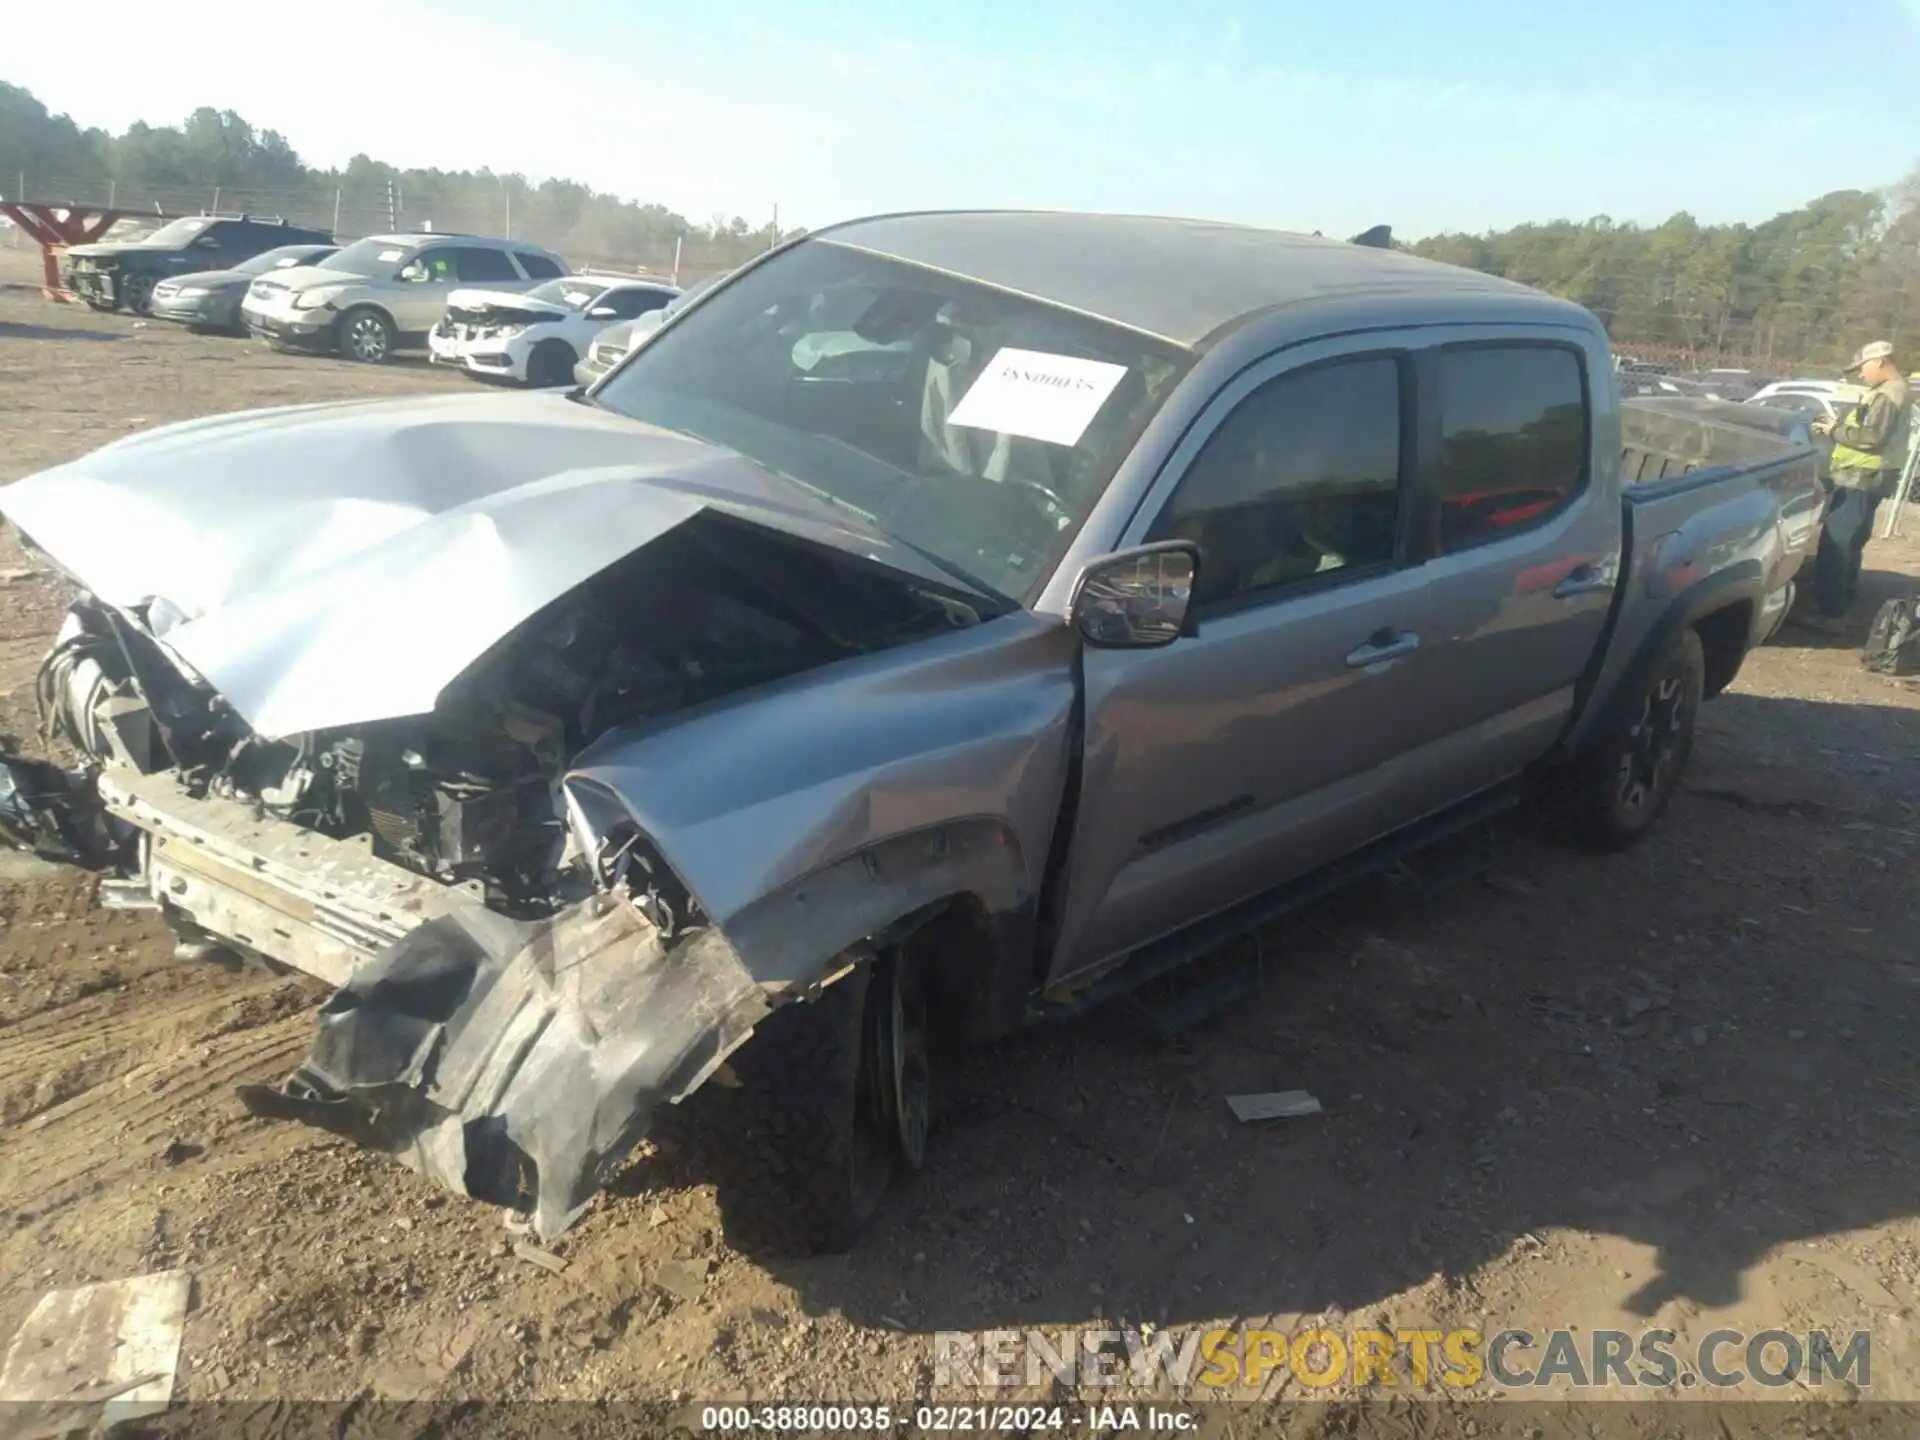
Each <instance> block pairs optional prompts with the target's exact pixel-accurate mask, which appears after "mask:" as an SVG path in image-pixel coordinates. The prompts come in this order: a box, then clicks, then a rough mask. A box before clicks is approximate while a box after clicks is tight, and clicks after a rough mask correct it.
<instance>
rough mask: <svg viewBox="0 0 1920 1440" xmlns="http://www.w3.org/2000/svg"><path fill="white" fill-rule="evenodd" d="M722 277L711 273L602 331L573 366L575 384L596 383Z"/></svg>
mask: <svg viewBox="0 0 1920 1440" xmlns="http://www.w3.org/2000/svg"><path fill="white" fill-rule="evenodd" d="M718 278H719V277H718V276H709V277H708V278H706V279H705V280H696V281H694V282H693V284H691V285H689V286H688V287H687V288H686V289H684V290H682V291H681V292H680V293H679V294H678V295H675V296H674V297H673V298H672V299H671V300H669V301H668V302H667V303H666V304H665V305H662V306H661V307H660V308H659V309H658V310H649V311H648V312H647V313H646V314H644V315H642V316H641V317H640V318H639V319H637V320H629V321H626V322H624V323H621V324H616V325H609V326H608V327H607V328H606V329H604V330H602V331H601V332H600V333H599V334H598V335H596V336H594V337H593V343H592V344H591V345H589V346H588V347H587V353H586V354H585V355H583V356H581V357H580V363H579V364H577V365H575V366H574V367H573V383H574V384H576V385H581V386H586V385H591V384H593V383H594V382H595V381H596V380H598V379H599V378H600V377H601V376H603V375H605V374H606V373H607V372H608V371H609V370H611V369H613V367H614V366H616V365H618V364H619V363H620V362H621V361H622V360H624V359H626V358H627V356H628V355H629V354H630V353H631V352H632V350H633V348H634V347H635V346H636V345H638V344H639V343H640V342H641V341H643V340H645V339H646V338H647V337H648V336H649V335H651V334H652V333H653V332H654V331H655V330H657V329H659V328H660V326H661V325H662V324H664V323H665V322H666V320H667V318H668V317H669V316H672V315H674V314H676V313H678V312H679V311H680V310H683V309H685V308H686V307H687V306H688V305H690V304H692V303H693V300H694V297H695V296H697V295H699V294H700V292H701V291H703V290H705V289H707V288H708V287H709V286H711V285H712V284H713V283H714V281H715V280H717V279H718Z"/></svg>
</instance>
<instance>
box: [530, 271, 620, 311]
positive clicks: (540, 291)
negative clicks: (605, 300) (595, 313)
mask: <svg viewBox="0 0 1920 1440" xmlns="http://www.w3.org/2000/svg"><path fill="white" fill-rule="evenodd" d="M606 293H607V287H606V286H605V285H603V284H601V283H600V282H599V281H598V280H581V279H579V278H577V277H575V276H570V275H569V276H562V277H561V278H560V279H558V280H549V281H547V282H546V284H544V285H536V286H534V287H533V289H531V290H529V291H528V292H527V298H528V299H530V300H544V301H546V302H547V303H548V304H549V305H564V306H566V307H567V309H569V310H574V311H580V310H585V309H586V308H587V307H588V306H589V305H591V304H593V302H594V301H595V300H598V299H599V298H600V297H601V296H602V295H604V294H606Z"/></svg>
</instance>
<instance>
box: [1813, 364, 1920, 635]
mask: <svg viewBox="0 0 1920 1440" xmlns="http://www.w3.org/2000/svg"><path fill="white" fill-rule="evenodd" d="M1846 374H1847V375H1848V376H1849V377H1852V376H1856V375H1857V376H1858V377H1859V380H1860V383H1861V384H1863V385H1869V386H1872V387H1873V388H1872V389H1871V391H1870V392H1869V393H1868V395H1867V397H1866V398H1865V399H1864V400H1862V401H1860V402H1859V403H1858V404H1856V405H1855V406H1853V408H1852V409H1850V410H1849V411H1847V413H1846V414H1845V415H1843V416H1842V417H1841V418H1840V419H1838V420H1828V419H1825V418H1824V417H1823V418H1821V419H1819V420H1816V421H1814V422H1813V433H1814V434H1816V435H1821V436H1825V437H1827V438H1829V439H1831V440H1832V441H1833V455H1832V457H1831V458H1830V459H1829V460H1828V462H1827V469H1828V473H1829V474H1830V475H1831V476H1832V479H1833V492H1832V494H1831V495H1829V496H1828V498H1827V518H1826V524H1825V526H1824V528H1823V529H1822V530H1821V533H1820V553H1819V554H1818V555H1817V556H1816V557H1815V558H1814V565H1813V594H1814V601H1815V603H1816V604H1817V605H1818V607H1819V612H1820V613H1819V615H1818V616H1817V617H1815V619H1814V621H1813V622H1812V623H1813V624H1814V626H1815V628H1817V629H1821V630H1827V631H1837V630H1839V629H1840V628H1841V626H1842V624H1843V623H1844V621H1845V619H1846V615H1847V612H1848V611H1849V610H1851V609H1852V608H1853V601H1854V596H1855V595H1856V594H1857V593H1858V591H1859V588H1860V562H1861V557H1862V555H1863V553H1864V552H1865V550H1866V548H1867V541H1868V540H1870V539H1871V538H1872V537H1873V516H1874V512H1875V511H1877V510H1878V509H1879V508H1880V502H1881V501H1882V500H1884V499H1885V498H1886V497H1887V495H1888V494H1889V493H1891V491H1892V489H1893V486H1894V484H1895V482H1897V481H1898V480H1899V478H1900V472H1901V470H1902V469H1904V468H1905V466H1906V463H1907V450H1908V446H1909V445H1910V444H1911V440H1912V418H1913V402H1912V400H1911V399H1910V398H1909V396H1908V393H1907V382H1906V380H1905V378H1904V377H1903V376H1902V375H1901V374H1900V367H1899V366H1898V365H1895V364H1894V363H1893V345H1892V343H1891V342H1890V341H1886V340H1875V341H1874V342H1873V343H1872V344H1870V345H1862V346H1861V347H1860V349H1859V351H1858V353H1856V354H1855V355H1854V357H1853V363H1852V364H1850V365H1848V366H1847V369H1846Z"/></svg>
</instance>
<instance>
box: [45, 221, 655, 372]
mask: <svg viewBox="0 0 1920 1440" xmlns="http://www.w3.org/2000/svg"><path fill="white" fill-rule="evenodd" d="M216 262H217V263H216ZM64 279H65V283H66V284H67V286H68V287H69V288H70V289H71V290H72V291H73V293H75V294H77V295H79V296H80V297H81V298H82V299H84V300H85V301H86V302H87V303H88V304H89V305H91V306H93V308H95V309H96V310H122V309H124V310H130V311H132V312H133V313H135V314H140V315H150V316H152V317H153V318H155V319H158V320H169V321H173V322H176V323H178V324H183V325H187V326H190V327H192V328H194V329H196V330H203V331H237V332H239V333H242V334H246V335H251V336H254V337H255V338H257V339H261V340H265V341H267V342H268V343H270V344H272V345H274V346H277V347H279V348H282V349H289V350H301V351H307V352H310V353H314V354H325V355H338V356H339V357H340V358H341V359H343V360H352V361H357V362H360V363H363V364H374V365H377V364H381V363H383V362H385V361H387V360H389V359H391V358H392V357H393V356H394V355H395V354H397V353H398V352H400V351H402V350H426V351H427V352H428V358H429V359H430V360H431V361H432V362H433V363H435V364H441V365H453V366H457V367H458V368H460V369H462V370H464V371H466V373H467V374H469V375H472V376H474V377H476V378H479V379H488V380H503V381H512V382H516V383H519V384H524V385H532V386H541V387H544V386H552V385H565V384H567V383H568V382H569V380H571V379H573V378H574V372H575V370H576V369H577V368H580V367H582V366H588V362H589V359H590V357H591V355H592V354H593V352H594V346H595V342H596V341H597V340H598V338H599V337H600V335H601V334H602V332H604V331H606V330H607V329H609V328H610V327H613V326H616V325H629V324H632V323H633V322H636V321H638V320H640V319H641V318H642V317H643V316H646V315H649V314H652V315H655V316H658V315H659V314H660V313H661V312H663V311H664V310H665V308H666V306H667V305H668V303H669V302H670V301H672V300H674V299H675V298H676V297H678V296H679V295H680V294H681V291H680V288H679V287H678V286H675V285H670V284H667V283H666V282H664V281H659V280H643V279H636V278H635V277H633V276H630V275H614V274H579V275H576V274H575V273H573V270H572V268H571V267H570V266H569V265H568V264H567V262H566V261H565V260H563V259H562V258H561V257H560V256H559V255H557V254H555V253H554V252H553V251H551V250H548V249H546V248H545V247H543V246H540V245H535V244H532V243H531V242H529V241H525V240H505V239H499V238H495V237H492V236H485V235H459V234H447V233H443V232H432V231H428V232H421V233H409V234H395V235H370V236H368V237H367V238H365V239H363V240H356V241H354V242H353V243H352V244H350V245H346V246H340V245H336V244H335V243H334V241H333V238H332V237H331V236H330V235H327V234H325V233H323V232H320V231H315V230H303V229H301V228H299V227H297V226H292V225H288V224H287V223H286V222H285V221H282V220H256V219H253V218H251V217H248V216H244V215H243V216H209V215H200V216H193V217H190V218H188V219H183V220H175V221H171V222H169V223H168V224H166V225H163V226H162V227H161V228H160V229H158V230H156V231H155V232H154V233H153V234H152V235H149V236H146V237H144V238H142V239H139V240H134V241H129V242H122V243H114V244H102V245H82V246H76V247H74V249H72V250H71V251H69V252H68V257H67V264H66V275H65V277H64ZM654 323H656V324H657V323H658V321H657V319H656V320H655V322H654ZM634 335H635V332H633V331H629V332H628V333H627V334H626V336H625V337H624V340H623V343H622V344H621V346H620V348H619V350H618V353H617V354H613V353H611V352H610V351H609V350H608V349H607V348H606V347H602V350H601V355H602V357H603V358H602V359H601V360H600V361H598V362H595V363H594V364H592V365H591V366H588V368H589V369H590V370H591V371H592V373H593V375H594V376H595V378H597V376H598V375H599V374H603V373H605V371H606V370H607V369H610V368H611V367H612V364H613V363H615V362H617V361H618V360H619V359H620V358H623V357H624V356H625V354H626V352H627V349H628V348H629V347H630V346H631V343H632V341H633V339H634Z"/></svg>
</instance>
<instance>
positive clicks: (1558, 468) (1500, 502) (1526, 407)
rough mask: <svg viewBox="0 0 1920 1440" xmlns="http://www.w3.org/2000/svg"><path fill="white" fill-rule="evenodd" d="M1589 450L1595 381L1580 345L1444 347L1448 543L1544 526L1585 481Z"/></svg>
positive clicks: (1443, 505)
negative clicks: (1590, 385)
mask: <svg viewBox="0 0 1920 1440" xmlns="http://www.w3.org/2000/svg"><path fill="white" fill-rule="evenodd" d="M1587 450H1588V445H1587V389H1586V382H1585V377H1584V375H1583V374H1582V372H1581V366H1580V357H1579V356H1578V355H1576V354H1575V353H1574V352H1573V351H1571V350H1563V349H1560V348H1558V347H1554V346H1546V345H1486V346H1462V347H1460V348H1457V349H1452V350H1444V351H1442V352H1441V355H1440V545H1441V548H1442V549H1443V550H1446V551H1455V550H1464V549H1466V548H1468V547H1469V546H1473V545H1479V544H1484V543H1485V542H1487V541H1489V540H1498V539H1501V538H1503V537H1505V536H1508V535H1512V534H1515V533H1517V532H1518V531H1521V530H1525V529H1529V528H1531V527H1532V526H1535V525H1542V524H1545V523H1546V521H1547V520H1548V519H1549V518H1551V517H1552V516H1553V515H1554V514H1555V513H1557V512H1558V511H1559V510H1560V508H1561V507H1562V506H1564V505H1565V504H1566V503H1567V502H1568V501H1569V500H1571V499H1572V498H1573V497H1574V496H1575V495H1576V494H1578V493H1579V492H1580V490H1581V489H1582V488H1583V487H1584V486H1585V484H1586V479H1587Z"/></svg>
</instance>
